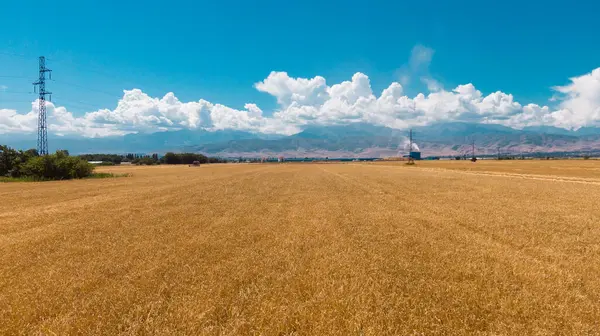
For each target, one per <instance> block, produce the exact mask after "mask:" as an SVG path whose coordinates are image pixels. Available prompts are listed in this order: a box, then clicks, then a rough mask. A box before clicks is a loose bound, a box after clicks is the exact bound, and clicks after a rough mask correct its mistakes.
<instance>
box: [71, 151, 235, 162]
mask: <svg viewBox="0 0 600 336" xmlns="http://www.w3.org/2000/svg"><path fill="white" fill-rule="evenodd" d="M79 157H80V158H82V159H84V160H86V161H102V162H103V163H104V164H108V165H111V164H121V163H123V162H131V163H132V164H138V165H157V164H192V163H194V162H198V163H200V164H206V163H222V162H226V161H225V160H223V159H219V158H213V157H207V156H205V155H202V154H197V153H173V152H168V153H166V154H165V155H164V156H162V157H159V155H158V154H156V153H155V154H151V155H142V154H124V155H120V154H83V155H80V156H79Z"/></svg>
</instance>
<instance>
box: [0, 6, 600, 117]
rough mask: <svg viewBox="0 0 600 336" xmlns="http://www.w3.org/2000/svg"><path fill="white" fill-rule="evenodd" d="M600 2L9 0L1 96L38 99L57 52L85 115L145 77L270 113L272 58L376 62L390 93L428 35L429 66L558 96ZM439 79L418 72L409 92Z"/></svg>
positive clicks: (340, 75)
mask: <svg viewBox="0 0 600 336" xmlns="http://www.w3.org/2000/svg"><path fill="white" fill-rule="evenodd" d="M40 13H41V14H40ZM598 13H600V3H599V2H595V1H587V2H578V3H576V4H572V3H567V2H564V1H543V2H542V1H503V2H497V3H489V2H484V1H462V2H456V1H452V2H450V1H418V2H417V1H411V2H405V1H370V2H366V1H361V2H356V1H312V0H311V1H298V2H294V1H256V2H250V1H177V0H174V1H169V2H159V1H146V2H143V3H140V2H129V1H56V2H47V1H7V2H4V3H3V4H2V5H1V9H0V87H2V86H6V87H7V88H6V89H4V91H5V92H4V93H0V108H10V109H16V110H17V111H19V112H27V111H28V110H30V107H29V105H30V101H31V100H32V98H34V96H32V95H27V94H26V93H20V92H28V91H31V85H30V82H32V81H33V80H34V79H35V77H36V71H37V59H36V57H37V56H39V55H45V56H47V57H48V59H49V60H48V67H50V68H51V69H53V70H54V73H53V78H54V79H55V80H56V82H51V83H49V84H48V88H49V90H51V91H53V92H54V95H53V99H54V100H55V101H56V103H57V104H60V105H65V106H67V107H68V108H69V111H71V112H73V113H74V114H75V115H82V114H83V113H84V112H88V111H90V110H95V109H98V108H101V107H106V108H110V109H112V108H114V107H115V105H116V103H117V101H118V99H119V98H120V97H121V96H122V95H123V94H122V90H123V89H132V88H138V89H141V90H142V91H143V92H145V93H147V94H148V95H150V96H152V97H162V96H163V95H164V94H165V93H167V92H171V91H172V92H174V93H175V94H176V96H177V97H178V98H179V99H180V100H181V101H197V100H198V99H200V98H203V99H206V100H208V101H210V102H213V103H221V104H226V105H228V106H230V107H232V108H236V109H241V108H243V107H244V104H245V103H256V104H257V105H258V106H260V107H261V108H262V110H263V111H264V114H265V115H266V116H269V115H271V112H272V110H274V109H276V108H277V107H278V105H277V103H276V99H275V97H272V96H270V95H268V94H265V93H263V92H259V91H257V90H256V89H255V88H254V86H253V85H254V83H256V82H259V81H261V80H263V79H265V78H266V77H267V76H268V75H269V73H270V72H271V71H286V72H287V73H288V74H289V76H291V77H302V78H313V77H314V76H317V75H319V76H323V77H324V78H326V80H327V84H328V85H331V84H334V83H340V82H341V81H344V80H350V78H351V77H352V75H353V74H354V73H356V72H362V73H364V74H366V75H367V76H368V77H369V78H370V80H371V86H372V89H373V92H374V93H375V94H376V95H379V93H381V90H383V89H385V88H386V87H388V86H389V85H390V83H391V82H393V81H398V80H399V76H400V73H401V72H402V70H401V69H402V68H403V67H404V68H406V64H407V63H408V62H409V58H410V55H411V50H413V48H414V47H415V46H418V45H421V46H425V47H427V48H431V50H432V52H433V54H432V55H433V57H432V60H431V63H430V64H429V65H428V67H427V69H426V70H424V71H426V72H427V75H428V76H430V77H431V78H434V79H435V80H437V81H438V82H439V83H441V84H442V85H443V87H444V88H445V89H448V90H451V89H452V88H454V87H455V86H456V85H459V84H466V83H473V84H474V85H475V86H476V88H477V89H478V90H480V91H482V92H483V93H484V94H489V93H491V92H494V91H498V90H500V91H502V92H505V93H510V94H513V95H514V97H515V100H517V101H519V102H520V103H521V104H527V103H530V102H532V103H537V104H540V105H547V104H552V102H549V101H548V99H549V98H551V96H552V94H553V92H552V91H551V89H550V87H552V86H555V85H563V84H567V82H568V80H569V78H570V77H573V76H580V75H583V74H586V73H589V72H590V71H591V70H593V69H595V68H596V67H598V66H600V34H599V33H598V32H599V29H598V21H597V18H598ZM7 76H16V77H27V78H8V77H7ZM403 84H404V83H403ZM426 90H427V88H426V86H425V85H424V84H423V82H421V81H418V80H413V81H411V82H409V83H406V85H404V92H405V93H406V94H408V96H414V95H415V94H416V93H418V92H425V93H427V91H426ZM11 92H12V93H11Z"/></svg>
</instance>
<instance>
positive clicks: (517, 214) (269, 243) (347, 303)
mask: <svg viewBox="0 0 600 336" xmlns="http://www.w3.org/2000/svg"><path fill="white" fill-rule="evenodd" d="M104 170H108V171H113V172H129V173H131V174H132V176H131V177H123V178H114V179H100V180H98V179H96V180H79V181H64V182H45V183H4V184H0V255H1V257H0V334H2V335H12V334H26V335H32V334H42V335H71V334H94V335H101V334H104V335H182V334H189V335H248V334H256V335H258V334H262V335H434V334H438V335H463V334H479V335H517V334H527V335H546V334H553V335H554V334H564V335H577V334H579V335H590V334H598V333H600V207H599V206H598V200H600V162H596V161H592V160H589V161H583V160H581V161H527V162H524V161H514V162H509V161H505V162H494V161H480V162H477V163H471V162H419V163H418V164H417V165H416V166H406V165H403V164H400V163H347V164H264V165H260V164H237V165H235V164H230V165H211V166H202V167H200V168H191V167H187V166H185V167H184V166H158V167H120V168H108V169H104Z"/></svg>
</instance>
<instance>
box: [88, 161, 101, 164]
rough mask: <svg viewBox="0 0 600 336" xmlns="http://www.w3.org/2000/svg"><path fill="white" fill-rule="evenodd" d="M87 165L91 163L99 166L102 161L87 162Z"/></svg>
mask: <svg viewBox="0 0 600 336" xmlns="http://www.w3.org/2000/svg"><path fill="white" fill-rule="evenodd" d="M88 163H91V164H101V163H102V161H88Z"/></svg>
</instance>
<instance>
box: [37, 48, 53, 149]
mask: <svg viewBox="0 0 600 336" xmlns="http://www.w3.org/2000/svg"><path fill="white" fill-rule="evenodd" d="M46 72H48V75H49V79H52V70H50V69H48V68H46V58H45V57H44V56H40V75H39V78H38V80H37V82H34V83H33V89H34V91H37V93H38V94H39V96H38V104H39V114H38V137H37V150H38V154H39V155H48V125H47V123H46V95H48V96H49V99H48V100H49V101H52V92H48V91H46ZM36 88H37V90H36Z"/></svg>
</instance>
